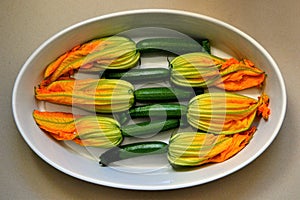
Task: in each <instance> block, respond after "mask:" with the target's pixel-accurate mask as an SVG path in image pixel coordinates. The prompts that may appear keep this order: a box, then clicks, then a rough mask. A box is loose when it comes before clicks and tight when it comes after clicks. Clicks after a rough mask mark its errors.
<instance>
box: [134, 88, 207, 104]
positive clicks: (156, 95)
mask: <svg viewBox="0 0 300 200" xmlns="http://www.w3.org/2000/svg"><path fill="white" fill-rule="evenodd" d="M203 92H204V90H203V89H202V88H195V89H193V88H179V87H174V88H171V87H151V88H140V89H137V90H135V91H134V96H135V100H136V102H141V103H143V102H164V101H165V102H171V101H180V100H188V99H191V98H192V97H194V96H196V95H199V94H203Z"/></svg>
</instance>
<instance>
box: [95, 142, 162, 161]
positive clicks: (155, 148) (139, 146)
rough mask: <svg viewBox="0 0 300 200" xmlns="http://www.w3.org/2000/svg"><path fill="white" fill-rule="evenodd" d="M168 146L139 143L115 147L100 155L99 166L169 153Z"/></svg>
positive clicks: (155, 143) (160, 143)
mask: <svg viewBox="0 0 300 200" xmlns="http://www.w3.org/2000/svg"><path fill="white" fill-rule="evenodd" d="M167 149H168V144H167V143H165V142H161V141H148V142H137V143H131V144H125V145H120V146H118V147H113V148H111V149H109V150H107V151H106V152H104V153H103V154H101V155H100V157H99V158H100V161H99V164H101V165H102V166H108V165H109V164H111V163H113V162H116V161H120V160H125V159H129V158H133V157H138V156H147V155H154V154H164V153H166V152H167Z"/></svg>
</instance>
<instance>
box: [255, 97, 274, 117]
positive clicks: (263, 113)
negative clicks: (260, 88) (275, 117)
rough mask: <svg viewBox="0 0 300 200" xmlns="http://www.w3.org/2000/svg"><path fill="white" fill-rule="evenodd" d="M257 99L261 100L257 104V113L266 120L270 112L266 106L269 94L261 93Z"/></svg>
mask: <svg viewBox="0 0 300 200" xmlns="http://www.w3.org/2000/svg"><path fill="white" fill-rule="evenodd" d="M259 101H261V104H260V106H258V109H257V115H258V116H262V118H264V119H265V120H268V118H269V116H270V114H271V110H270V108H269V107H268V106H269V102H270V99H269V96H268V95H266V94H262V95H261V96H260V97H259Z"/></svg>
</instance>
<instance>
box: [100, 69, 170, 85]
mask: <svg viewBox="0 0 300 200" xmlns="http://www.w3.org/2000/svg"><path fill="white" fill-rule="evenodd" d="M99 77H100V78H106V79H123V80H126V81H129V82H132V83H138V82H148V81H165V80H169V79H170V70H169V69H166V68H144V69H130V70H105V71H104V72H103V73H100V74H99Z"/></svg>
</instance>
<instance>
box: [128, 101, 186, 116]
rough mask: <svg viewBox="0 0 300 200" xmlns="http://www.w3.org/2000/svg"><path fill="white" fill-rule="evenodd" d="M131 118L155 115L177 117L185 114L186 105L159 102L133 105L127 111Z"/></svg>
mask: <svg viewBox="0 0 300 200" xmlns="http://www.w3.org/2000/svg"><path fill="white" fill-rule="evenodd" d="M128 113H129V115H130V117H131V118H142V117H156V118H165V117H166V118H168V119H170V118H177V119H180V117H181V116H185V115H186V113H187V107H186V106H185V105H182V104H179V103H160V104H148V105H141V106H135V107H132V108H130V109H129V111H128Z"/></svg>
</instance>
